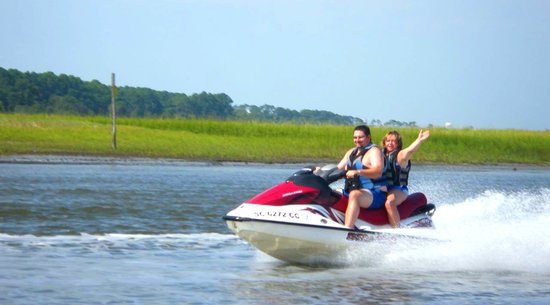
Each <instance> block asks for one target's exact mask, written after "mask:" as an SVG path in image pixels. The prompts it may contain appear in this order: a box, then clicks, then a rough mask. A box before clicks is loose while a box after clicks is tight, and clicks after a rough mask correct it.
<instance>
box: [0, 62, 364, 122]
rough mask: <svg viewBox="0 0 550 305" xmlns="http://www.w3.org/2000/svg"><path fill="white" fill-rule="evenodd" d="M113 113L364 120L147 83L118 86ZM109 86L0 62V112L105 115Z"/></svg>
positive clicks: (155, 115) (298, 119) (264, 119)
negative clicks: (165, 88)
mask: <svg viewBox="0 0 550 305" xmlns="http://www.w3.org/2000/svg"><path fill="white" fill-rule="evenodd" d="M116 92H117V95H116V101H117V115H119V116H126V117H166V118H174V117H182V118H212V119H233V120H254V121H271V122H291V123H311V124H336V125H354V124H360V123H362V122H363V120H361V119H359V118H356V117H352V116H342V115H338V114H334V113H332V112H328V111H319V110H302V111H296V110H291V109H286V108H281V107H275V106H270V105H263V106H254V105H233V100H232V99H231V97H229V96H228V95H227V94H225V93H217V94H212V93H207V92H202V93H194V94H191V95H186V94H184V93H172V92H166V91H157V90H153V89H149V88H139V87H128V86H124V87H119V88H117V90H116ZM110 103H111V87H110V86H108V85H104V84H102V83H100V82H99V81H97V80H92V81H83V80H81V79H80V78H78V77H75V76H71V75H65V74H60V75H56V74H54V73H52V72H45V73H35V72H21V71H18V70H16V69H4V68H1V67H0V112H7V113H13V112H19V113H46V114H70V115H108V114H109V113H110Z"/></svg>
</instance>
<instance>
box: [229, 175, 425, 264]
mask: <svg viewBox="0 0 550 305" xmlns="http://www.w3.org/2000/svg"><path fill="white" fill-rule="evenodd" d="M344 174H345V172H344V171H342V170H338V169H337V168H336V167H335V166H325V167H323V168H322V169H321V170H319V171H317V172H314V168H313V167H311V168H303V169H301V170H299V171H297V172H296V173H294V174H293V175H292V176H291V177H289V178H288V179H287V180H286V181H284V182H282V183H280V184H278V185H276V186H274V187H272V188H270V189H268V190H266V191H264V192H262V193H260V194H258V195H256V196H254V197H253V198H251V199H249V200H247V201H246V202H244V203H243V204H241V205H240V206H238V207H237V208H235V209H234V210H232V211H230V212H229V213H227V215H225V216H224V217H223V219H224V220H225V221H226V223H227V226H228V227H229V229H231V230H232V231H233V232H234V233H235V234H236V235H237V236H239V237H240V238H242V239H243V240H245V241H247V242H248V243H250V244H251V245H253V246H254V247H256V248H257V249H259V250H260V251H262V252H264V253H266V254H268V255H271V256H273V257H275V258H278V259H280V260H283V261H286V262H290V263H299V264H317V263H327V262H328V263H331V262H333V260H334V258H335V257H337V256H338V255H340V254H342V252H343V251H344V250H345V249H346V248H349V246H351V245H356V244H358V243H365V242H369V241H374V240H378V239H380V238H384V237H391V238H395V237H407V238H410V237H413V238H416V237H418V236H420V237H421V236H422V234H417V233H418V232H419V228H433V227H434V224H433V222H432V219H431V216H432V215H433V213H434V212H435V206H434V205H433V204H428V203H427V201H426V197H425V196H424V194H422V193H414V194H411V195H409V197H408V198H407V200H406V201H405V202H403V203H402V204H401V205H399V207H398V210H399V214H400V216H401V228H404V229H392V228H391V227H390V225H389V223H388V217H387V214H386V210H385V209H384V208H382V209H376V210H366V209H361V212H360V214H359V218H358V220H357V222H356V228H355V229H349V228H347V227H345V226H344V215H345V211H346V207H347V203H348V198H347V197H346V196H344V195H342V192H341V190H340V189H337V188H331V186H330V184H331V183H332V182H335V181H336V180H338V179H340V178H342V177H344Z"/></svg>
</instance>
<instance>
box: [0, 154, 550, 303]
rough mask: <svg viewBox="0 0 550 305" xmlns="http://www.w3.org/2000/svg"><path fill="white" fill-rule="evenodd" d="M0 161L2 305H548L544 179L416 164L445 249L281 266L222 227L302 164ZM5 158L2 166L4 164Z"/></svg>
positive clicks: (539, 172)
mask: <svg viewBox="0 0 550 305" xmlns="http://www.w3.org/2000/svg"><path fill="white" fill-rule="evenodd" d="M0 161H4V163H0V194H1V196H0V270H1V272H0V303H1V304H76V303H87V304H94V303H99V304H111V303H114V304H116V303H137V304H174V303H176V304H179V303H185V304H213V303H221V302H224V303H231V304H260V303H261V304H308V303H309V304H328V303H339V304H548V303H550V285H549V284H548V283H549V282H550V260H549V259H548V257H550V226H549V225H548V224H549V223H550V170H548V169H544V168H543V169H538V168H523V167H521V168H517V169H514V168H513V167H511V166H502V167H446V166H415V167H414V168H413V173H412V174H411V178H410V181H411V189H412V190H413V191H422V192H424V193H425V194H426V195H427V197H428V199H429V200H430V201H431V202H433V203H435V204H436V205H437V211H436V214H435V215H434V222H435V223H436V226H437V229H436V231H435V234H436V235H437V236H439V237H441V238H444V239H445V240H447V242H445V243H428V242H426V243H423V244H420V245H419V244H418V243H416V244H406V243H398V244H387V243H386V244H380V245H374V246H372V247H368V248H366V247H358V248H357V249H352V250H351V251H350V253H347V254H346V255H344V256H343V257H342V260H345V265H344V267H338V268H307V267H300V266H292V265H288V264H285V263H283V262H280V261H277V260H275V259H273V258H270V257H268V256H265V255H264V254H261V253H259V252H257V251H256V250H254V249H253V248H251V247H250V246H249V245H248V244H246V243H244V242H242V241H240V240H239V239H238V238H236V237H235V236H234V235H232V234H231V233H230V231H229V230H228V229H227V228H226V226H225V224H224V223H223V221H222V219H221V217H222V216H223V215H224V214H225V213H226V212H227V211H229V210H230V209H232V208H234V207H236V206H237V205H238V204H239V203H240V202H242V201H244V200H246V199H248V198H250V197H251V196H253V195H254V194H256V193H258V192H260V191H262V190H264V189H266V188H268V187H270V186H272V185H274V184H276V183H278V182H280V181H282V180H284V179H285V178H286V177H288V176H289V175H291V174H292V173H293V172H294V171H295V170H297V169H299V168H300V166H299V165H257V164H227V163H224V164H207V163H185V162H175V161H151V160H129V161H121V160H113V159H82V158H62V157H50V158H44V157H29V158H26V159H22V160H15V161H17V162H15V163H13V161H14V160H12V159H6V158H4V159H2V160H0ZM6 161H10V162H6Z"/></svg>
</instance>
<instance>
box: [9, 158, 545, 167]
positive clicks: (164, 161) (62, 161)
mask: <svg viewBox="0 0 550 305" xmlns="http://www.w3.org/2000/svg"><path fill="white" fill-rule="evenodd" d="M336 161H337V160H334V162H330V161H327V160H312V161H311V162H292V161H289V162H273V163H262V162H248V161H224V160H206V159H205V160H189V159H177V158H160V157H159V158H148V157H132V156H93V155H71V154H66V155H63V154H61V155H56V154H45V155H41V154H20V155H0V164H59V165H94V164H97V165H100V164H113V165H136V164H140V165H176V164H182V165H201V166H204V165H207V166H236V165H247V166H265V165H269V166H280V167H285V168H288V167H303V166H308V165H324V164H331V163H334V164H335V162H336ZM414 166H419V167H433V166H438V167H450V168H459V167H483V168H493V169H511V170H520V169H522V170H550V165H535V164H519V163H498V164H473V163H472V164H467V163H460V164H447V163H433V162H429V163H427V162H414Z"/></svg>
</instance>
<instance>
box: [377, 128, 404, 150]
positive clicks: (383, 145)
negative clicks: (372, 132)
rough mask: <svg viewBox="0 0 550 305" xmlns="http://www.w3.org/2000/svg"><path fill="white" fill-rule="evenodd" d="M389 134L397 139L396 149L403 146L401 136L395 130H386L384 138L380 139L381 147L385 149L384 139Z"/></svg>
mask: <svg viewBox="0 0 550 305" xmlns="http://www.w3.org/2000/svg"><path fill="white" fill-rule="evenodd" d="M389 136H394V137H395V139H396V140H397V151H400V150H401V148H403V139H402V138H401V135H400V134H399V132H397V131H395V130H394V131H390V132H388V133H387V134H386V135H385V136H384V138H383V139H382V147H384V151H385V150H386V140H387V139H388V137H389Z"/></svg>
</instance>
